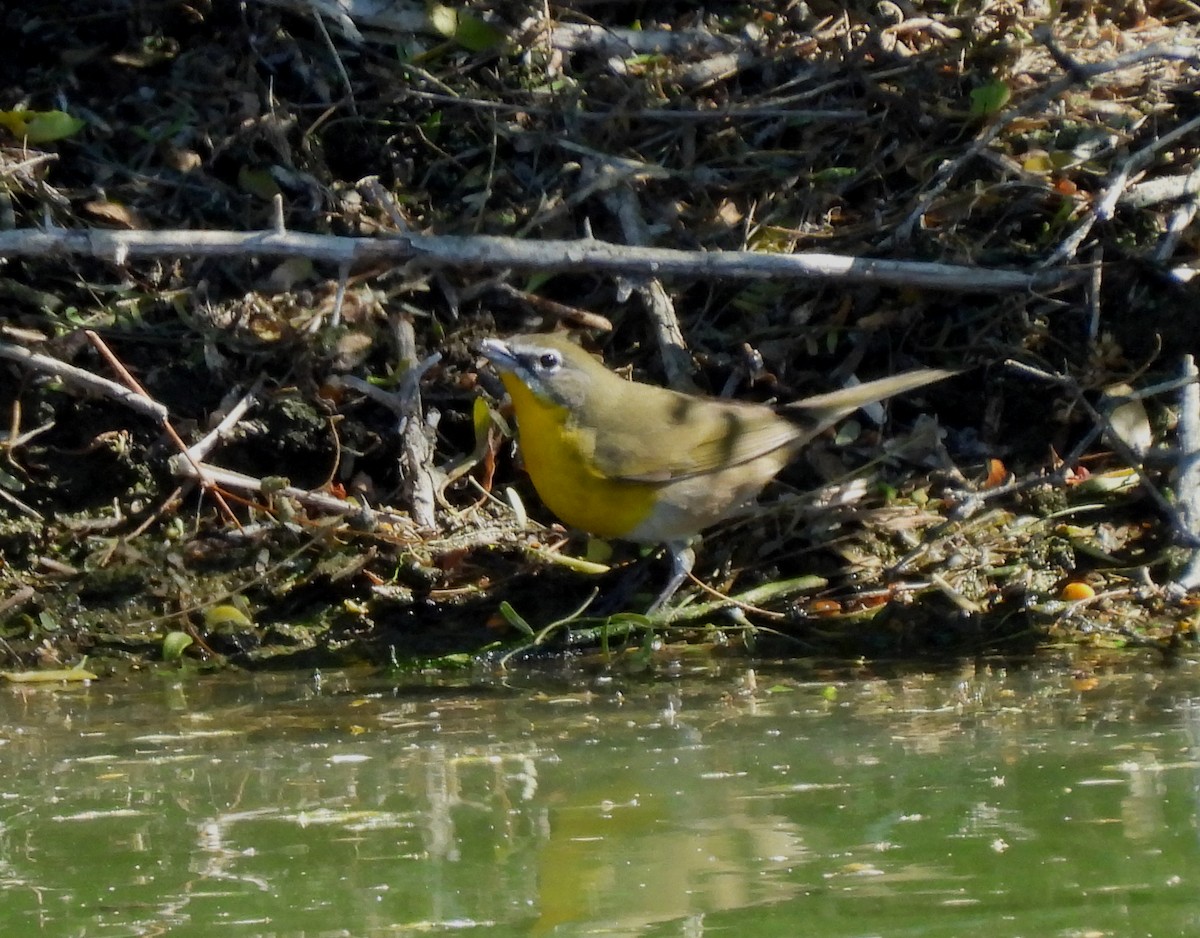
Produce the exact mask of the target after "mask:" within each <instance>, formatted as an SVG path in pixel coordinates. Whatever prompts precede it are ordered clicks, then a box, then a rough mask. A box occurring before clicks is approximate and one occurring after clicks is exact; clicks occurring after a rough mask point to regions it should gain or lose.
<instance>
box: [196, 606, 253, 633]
mask: <svg viewBox="0 0 1200 938" xmlns="http://www.w3.org/2000/svg"><path fill="white" fill-rule="evenodd" d="M204 624H205V626H207V627H208V629H209V630H210V631H213V630H216V629H219V628H221V627H222V626H234V627H236V628H243V629H251V628H254V623H253V622H251V621H250V617H249V616H247V615H246V614H245V613H244V612H242V610H240V609H239V608H238V607H237V606H230V605H223V606H213V607H212V608H210V609H205V610H204Z"/></svg>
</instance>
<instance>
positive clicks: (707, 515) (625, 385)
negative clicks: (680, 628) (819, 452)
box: [480, 333, 957, 610]
mask: <svg viewBox="0 0 1200 938" xmlns="http://www.w3.org/2000/svg"><path fill="white" fill-rule="evenodd" d="M480 350H481V351H482V353H483V355H484V356H485V357H486V358H487V359H488V361H489V362H491V363H492V365H493V366H494V367H495V368H496V370H497V371H498V372H499V373H500V379H501V381H503V382H504V387H505V390H507V391H508V394H509V396H510V397H511V398H512V403H513V410H514V412H515V416H516V421H517V441H518V445H519V446H520V448H521V454H522V457H523V459H524V462H525V469H526V471H527V472H528V473H529V477H530V479H531V480H532V482H533V487H534V488H535V489H536V490H537V493H538V496H539V497H540V498H541V499H542V501H543V502H544V503H545V505H546V507H547V508H549V509H550V511H552V512H553V513H554V514H555V515H556V516H557V517H558V519H559V520H560V521H562V522H564V523H565V524H567V525H570V526H571V527H575V528H579V529H581V530H583V531H586V532H588V533H590V534H594V535H596V536H598V537H603V538H623V539H625V540H628V541H634V542H637V543H641V544H665V545H666V546H667V548H668V549H669V550H670V552H671V558H672V566H673V575H672V577H671V580H670V582H669V583H668V585H667V587H666V589H664V590H663V592H662V593H661V594H660V595H659V597H658V599H656V600H655V602H654V604H653V606H651V609H652V610H654V609H657V608H659V607H660V606H661V605H662V604H663V603H664V602H666V601H667V600H668V599H669V598H670V597H671V595H672V594H674V592H675V590H676V589H678V588H679V585H680V583H682V582H683V579H684V578H685V577H686V576H687V574H688V572H689V571H690V570H691V567H692V563H693V562H694V559H695V557H694V554H693V552H692V550H691V547H690V545H691V543H692V542H693V541H694V540H695V539H696V538H697V536H698V535H699V534H700V532H701V531H703V530H705V529H706V528H709V527H711V526H712V525H714V524H716V523H717V522H718V521H721V520H723V519H724V518H727V517H728V516H729V515H730V514H732V513H733V512H734V511H736V510H737V509H738V508H740V507H741V506H742V505H744V504H746V503H747V502H749V501H751V500H752V499H753V498H754V497H755V496H757V495H758V493H759V492H760V491H761V490H762V489H763V487H764V486H765V485H766V484H767V483H768V482H769V481H770V480H771V479H772V478H773V477H774V476H775V474H776V473H778V472H779V470H780V469H782V468H783V467H784V466H785V465H786V464H787V463H788V462H789V461H790V460H791V459H792V458H793V457H794V456H795V455H796V453H797V452H799V450H800V449H801V448H803V446H804V445H805V444H806V443H808V442H809V441H811V440H812V439H813V438H814V437H815V436H817V435H818V434H819V433H821V432H823V431H824V430H825V429H827V428H828V427H829V426H831V425H832V424H834V423H836V422H837V421H838V420H840V419H842V418H843V417H845V416H847V415H848V414H850V413H853V412H854V411H855V410H857V409H858V408H859V407H863V406H865V405H867V404H871V403H874V402H876V401H881V400H883V399H885V398H888V397H891V396H893V395H895V394H901V393H903V392H905V391H910V390H912V389H914V388H918V387H921V386H922V385H925V384H929V383H930V382H933V381H939V380H941V379H943V378H947V377H949V376H951V375H953V374H956V373H957V372H954V371H945V370H942V369H936V368H926V369H919V370H916V371H909V372H905V373H903V374H898V375H892V376H890V377H887V378H881V379H879V380H877V381H870V382H867V383H865V384H859V385H856V386H854V387H850V388H846V389H844V390H839V391H833V392H830V393H828V394H819V395H817V396H815V397H809V398H806V399H804V400H801V401H797V402H795V403H791V404H787V405H784V406H779V407H773V406H769V405H766V404H754V403H747V402H742V401H729V400H720V399H716V398H708V397H699V396H696V395H691V394H683V393H680V392H679V391H672V390H670V389H668V388H661V387H657V386H655V385H651V384H643V383H640V382H636V381H627V380H625V379H624V378H622V377H620V376H619V375H617V374H614V373H613V372H611V371H609V370H608V369H607V368H605V367H604V365H602V364H601V363H600V361H599V360H597V359H596V358H595V357H593V356H592V355H590V354H589V353H588V352H587V351H585V350H584V349H583V348H581V347H580V346H578V345H576V344H575V343H574V342H572V341H571V340H570V339H569V338H567V337H566V335H564V334H561V333H545V334H535V335H518V336H513V337H511V338H508V339H485V340H484V341H483V342H482V343H481V345H480Z"/></svg>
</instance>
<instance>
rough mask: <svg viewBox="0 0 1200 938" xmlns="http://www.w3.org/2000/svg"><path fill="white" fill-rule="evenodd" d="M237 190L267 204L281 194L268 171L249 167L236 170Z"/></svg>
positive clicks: (277, 184)
mask: <svg viewBox="0 0 1200 938" xmlns="http://www.w3.org/2000/svg"><path fill="white" fill-rule="evenodd" d="M238 188H239V189H241V190H242V191H243V192H245V193H248V194H249V195H252V196H255V197H256V198H259V199H262V200H263V201H264V202H269V201H270V200H271V199H273V198H275V196H277V195H280V194H281V193H282V190H281V189H280V188H279V183H277V182H276V181H275V177H274V176H272V175H271V172H270V170H267V169H255V168H253V167H250V166H243V167H242V168H241V169H239V170H238Z"/></svg>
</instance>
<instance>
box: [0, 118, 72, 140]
mask: <svg viewBox="0 0 1200 938" xmlns="http://www.w3.org/2000/svg"><path fill="white" fill-rule="evenodd" d="M84 126H86V125H85V122H84V121H82V120H80V119H79V118H78V117H72V116H71V115H70V114H68V113H67V112H66V111H0V127H7V128H8V130H9V131H10V132H11V133H12V135H13V136H14V137H18V138H20V139H21V140H22V141H23V142H25V143H53V142H54V141H55V140H62V139H63V138H65V137H73V136H75V134H77V133H79V131H80V130H82V129H83V127H84Z"/></svg>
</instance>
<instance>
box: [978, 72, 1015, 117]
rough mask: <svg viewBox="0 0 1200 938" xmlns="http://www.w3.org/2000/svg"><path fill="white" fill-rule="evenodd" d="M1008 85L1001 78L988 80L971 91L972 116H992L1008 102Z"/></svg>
mask: <svg viewBox="0 0 1200 938" xmlns="http://www.w3.org/2000/svg"><path fill="white" fill-rule="evenodd" d="M1008 98H1009V91H1008V85H1006V84H1005V83H1004V82H1002V81H1000V80H999V79H995V80H994V81H990V82H988V83H987V84H986V85H983V86H981V87H979V88H976V89H975V90H974V91H972V92H971V116H972V117H975V118H979V117H991V116H992V115H993V114H995V113H996V112H997V111H999V110H1000V108H1002V107H1004V105H1006V104H1007V103H1008Z"/></svg>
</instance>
